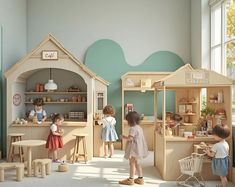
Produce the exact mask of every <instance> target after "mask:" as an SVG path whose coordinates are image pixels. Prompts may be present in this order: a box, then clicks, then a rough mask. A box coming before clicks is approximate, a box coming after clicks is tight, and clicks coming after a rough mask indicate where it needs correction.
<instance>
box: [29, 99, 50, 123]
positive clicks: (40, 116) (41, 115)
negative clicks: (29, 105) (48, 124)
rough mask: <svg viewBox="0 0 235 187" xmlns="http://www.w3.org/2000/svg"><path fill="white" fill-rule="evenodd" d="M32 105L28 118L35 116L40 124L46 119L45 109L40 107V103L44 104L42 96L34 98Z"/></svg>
mask: <svg viewBox="0 0 235 187" xmlns="http://www.w3.org/2000/svg"><path fill="white" fill-rule="evenodd" d="M33 105H34V109H33V110H31V111H30V113H29V118H30V119H33V118H34V116H36V117H37V118H36V119H37V122H38V124H40V123H42V122H44V121H45V120H46V119H47V114H46V111H45V110H43V109H42V105H44V102H43V100H42V98H36V99H34V101H33Z"/></svg>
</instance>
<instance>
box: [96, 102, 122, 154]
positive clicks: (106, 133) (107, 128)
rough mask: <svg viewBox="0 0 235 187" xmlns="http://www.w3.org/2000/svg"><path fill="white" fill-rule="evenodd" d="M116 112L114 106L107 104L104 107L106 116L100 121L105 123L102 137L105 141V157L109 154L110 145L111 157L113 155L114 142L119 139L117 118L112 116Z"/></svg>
mask: <svg viewBox="0 0 235 187" xmlns="http://www.w3.org/2000/svg"><path fill="white" fill-rule="evenodd" d="M114 113H115V110H114V108H113V107H112V106H111V105H107V106H105V107H104V109H103V114H104V118H103V119H102V120H100V121H98V123H99V124H102V125H103V128H102V133H101V138H102V140H103V142H104V158H106V157H107V154H108V145H109V150H110V154H109V158H111V157H112V156H113V152H114V146H113V142H115V141H117V140H118V136H117V133H116V130H115V125H116V120H115V118H114V117H113V116H112V115H114Z"/></svg>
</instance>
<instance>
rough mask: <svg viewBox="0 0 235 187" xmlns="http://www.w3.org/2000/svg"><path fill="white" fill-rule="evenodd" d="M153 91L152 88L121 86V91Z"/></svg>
mask: <svg viewBox="0 0 235 187" xmlns="http://www.w3.org/2000/svg"><path fill="white" fill-rule="evenodd" d="M142 90H143V91H154V89H152V88H141V87H130V88H123V91H140V92H141V91H142Z"/></svg>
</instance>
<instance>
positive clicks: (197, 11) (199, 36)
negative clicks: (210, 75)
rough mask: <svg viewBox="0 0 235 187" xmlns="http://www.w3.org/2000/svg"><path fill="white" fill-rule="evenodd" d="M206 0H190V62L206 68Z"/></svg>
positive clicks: (208, 39) (208, 24)
mask: <svg viewBox="0 0 235 187" xmlns="http://www.w3.org/2000/svg"><path fill="white" fill-rule="evenodd" d="M209 11H210V10H209V6H208V0H191V58H192V59H191V64H192V65H193V67H194V68H200V67H203V68H208V67H209V61H210V51H209V47H210V12H209Z"/></svg>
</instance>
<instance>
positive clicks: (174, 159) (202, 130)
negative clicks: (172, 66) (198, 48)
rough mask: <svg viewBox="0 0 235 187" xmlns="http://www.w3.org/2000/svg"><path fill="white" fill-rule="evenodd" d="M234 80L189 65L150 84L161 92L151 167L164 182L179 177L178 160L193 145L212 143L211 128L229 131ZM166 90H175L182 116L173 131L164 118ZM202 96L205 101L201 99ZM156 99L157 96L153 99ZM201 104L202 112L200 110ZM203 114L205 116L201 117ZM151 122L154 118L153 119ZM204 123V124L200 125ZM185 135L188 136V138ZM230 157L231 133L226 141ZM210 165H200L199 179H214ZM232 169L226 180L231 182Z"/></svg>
mask: <svg viewBox="0 0 235 187" xmlns="http://www.w3.org/2000/svg"><path fill="white" fill-rule="evenodd" d="M233 84H234V81H233V80H231V79H228V78H227V77H225V76H223V75H221V74H218V73H216V72H213V71H208V70H203V69H199V70H197V69H193V68H192V67H191V66H190V65H189V64H186V65H185V66H183V67H181V68H179V69H178V70H176V71H175V72H173V73H172V74H171V75H169V76H166V77H164V78H163V79H161V80H159V81H156V82H155V83H154V84H153V88H154V90H155V91H154V92H155V95H157V93H158V92H159V91H161V92H163V98H162V100H163V107H162V121H161V122H159V121H157V120H155V124H156V131H155V136H154V165H155V167H156V168H157V169H158V170H159V172H160V174H161V176H162V178H163V179H164V180H176V178H177V177H178V176H179V175H180V174H181V172H180V166H179V163H178V160H180V159H182V158H185V157H188V156H190V155H191V153H193V152H194V151H195V150H198V149H195V145H198V144H200V143H201V142H204V143H205V144H207V145H208V144H213V143H215V141H214V139H213V136H212V135H210V133H211V130H212V128H213V126H214V125H216V124H219V123H223V124H226V125H228V126H229V128H230V129H231V132H232V125H231V124H232V102H231V96H232V85H233ZM166 90H174V91H175V113H176V114H179V115H180V116H182V121H181V123H180V125H179V126H178V127H177V128H175V129H174V130H176V131H180V132H177V133H175V134H173V135H172V131H173V129H171V127H170V123H169V122H168V121H167V118H166V103H167V99H166V96H165V95H166ZM203 97H204V100H203V101H204V102H202V99H201V98H203ZM154 98H156V97H154ZM154 103H155V104H154V114H155V115H157V101H156V99H155V101H154ZM202 105H204V108H205V109H204V110H202V108H201V107H202ZM202 112H203V115H205V114H206V116H204V117H202V116H201V115H202ZM154 119H157V116H155V118H154ZM202 119H203V120H204V121H206V123H205V124H206V125H204V123H202ZM187 134H190V135H189V136H188V135H187ZM226 141H227V142H228V143H229V145H230V155H232V134H231V135H230V136H229V137H228V138H227V139H226ZM210 166H211V162H210V161H209V160H208V159H206V160H204V163H203V169H202V177H203V178H204V179H205V180H214V179H216V177H215V176H213V175H212V172H211V167H210ZM231 176H232V170H230V174H229V178H230V179H231Z"/></svg>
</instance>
